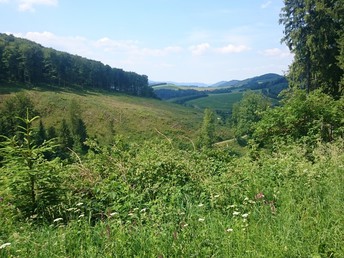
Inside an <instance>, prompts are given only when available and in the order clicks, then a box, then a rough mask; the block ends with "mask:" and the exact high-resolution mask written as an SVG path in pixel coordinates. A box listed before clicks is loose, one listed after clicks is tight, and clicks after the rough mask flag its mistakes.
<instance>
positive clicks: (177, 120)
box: [0, 88, 203, 139]
mask: <svg viewBox="0 0 344 258" xmlns="http://www.w3.org/2000/svg"><path fill="white" fill-rule="evenodd" d="M18 91H19V90H18V89H16V90H14V91H12V93H10V92H9V91H8V90H7V91H5V90H4V88H2V91H0V93H2V94H0V104H1V102H3V101H4V99H5V98H6V97H8V96H10V95H11V94H14V93H13V92H18ZM22 91H24V92H26V93H27V94H28V95H29V96H30V98H31V99H32V101H33V102H34V104H35V106H36V108H37V109H38V111H39V113H40V116H41V118H42V119H43V122H44V123H45V125H46V126H51V125H53V126H58V124H59V123H60V121H61V120H62V119H63V118H66V119H68V114H69V106H70V103H71V101H72V100H75V101H76V102H77V103H78V104H79V106H80V109H81V116H82V118H83V119H84V121H85V123H86V125H87V128H88V132H89V134H90V135H95V134H97V135H100V136H102V135H104V134H106V133H108V131H109V129H107V128H109V126H108V125H109V121H111V120H112V121H113V125H114V129H115V132H116V133H118V134H123V135H126V136H130V137H132V138H134V139H142V138H143V139H147V138H149V137H152V136H153V137H154V136H159V137H162V136H161V135H160V134H159V133H158V132H157V130H158V131H159V132H161V133H163V134H166V135H167V136H173V135H175V136H180V135H187V136H188V137H191V138H193V137H194V136H195V134H196V131H197V129H198V127H199V126H200V123H201V122H202V117H203V113H202V112H200V111H198V110H195V109H192V108H186V107H183V106H180V105H177V104H171V103H166V102H163V101H159V100H154V99H147V98H138V97H133V96H127V95H122V94H110V93H98V92H89V91H83V92H70V91H49V90H38V89H36V90H22Z"/></svg>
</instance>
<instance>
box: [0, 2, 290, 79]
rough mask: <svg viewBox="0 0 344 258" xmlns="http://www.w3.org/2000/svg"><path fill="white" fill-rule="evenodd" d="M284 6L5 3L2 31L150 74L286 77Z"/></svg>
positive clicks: (169, 76)
mask: <svg viewBox="0 0 344 258" xmlns="http://www.w3.org/2000/svg"><path fill="white" fill-rule="evenodd" d="M282 7H283V0H270V1H269V0H239V1H238V0H131V1H130V0H0V32H2V33H11V34H13V35H15V36H19V37H23V38H27V39H30V40H33V41H36V42H38V43H40V44H42V45H43V46H46V47H53V48H55V49H58V50H61V51H67V52H69V53H72V54H78V55H80V56H84V57H87V58H90V59H95V60H99V61H101V62H103V63H104V64H109V65H110V66H112V67H117V68H122V69H124V70H126V71H134V72H137V73H139V74H146V75H147V76H148V77H149V79H150V80H154V81H177V82H204V83H216V82H218V81H222V80H232V79H246V78H249V77H253V76H257V75H262V74H264V73H270V72H273V73H278V74H283V73H285V72H287V70H288V66H289V65H290V64H291V61H292V58H293V56H292V55H291V54H290V52H289V50H288V49H287V48H286V46H285V45H283V44H281V43H280V40H281V38H282V36H283V27H282V26H281V25H279V24H278V18H279V13H280V10H281V8H282Z"/></svg>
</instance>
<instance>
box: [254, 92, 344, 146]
mask: <svg viewBox="0 0 344 258" xmlns="http://www.w3.org/2000/svg"><path fill="white" fill-rule="evenodd" d="M343 111H344V106H343V98H342V99H341V100H334V99H333V98H331V97H330V96H328V95H326V94H324V93H322V92H321V91H319V90H317V91H314V92H311V93H310V94H309V95H307V94H306V92H304V91H302V90H295V91H292V92H290V93H289V95H288V96H287V97H286V98H285V99H284V103H283V106H280V107H276V108H273V109H269V110H268V111H266V112H265V113H264V114H263V117H262V120H261V121H260V122H258V124H257V125H256V127H255V131H254V138H255V139H256V141H258V142H259V143H260V144H264V145H269V144H271V143H273V142H274V140H277V139H279V140H284V141H287V140H292V141H301V142H304V143H307V144H308V145H314V144H316V143H317V141H325V142H329V141H333V140H334V139H338V138H339V137H343V136H344V135H343V133H344V131H343V128H344V112H343Z"/></svg>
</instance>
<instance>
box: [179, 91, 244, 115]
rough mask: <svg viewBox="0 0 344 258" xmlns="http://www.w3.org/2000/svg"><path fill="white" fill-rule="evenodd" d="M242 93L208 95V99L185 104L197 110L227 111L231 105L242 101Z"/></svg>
mask: <svg viewBox="0 0 344 258" xmlns="http://www.w3.org/2000/svg"><path fill="white" fill-rule="evenodd" d="M242 95H243V93H242V92H234V93H222V94H210V95H209V96H208V97H205V98H199V99H194V100H190V101H187V102H186V103H185V104H187V105H190V106H193V107H195V108H198V109H205V108H210V109H213V110H221V111H229V110H231V109H232V107H233V104H234V103H236V102H239V101H240V100H241V99H242Z"/></svg>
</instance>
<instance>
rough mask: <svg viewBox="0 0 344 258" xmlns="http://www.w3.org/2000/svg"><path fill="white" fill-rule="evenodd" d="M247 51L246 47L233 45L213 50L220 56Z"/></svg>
mask: <svg viewBox="0 0 344 258" xmlns="http://www.w3.org/2000/svg"><path fill="white" fill-rule="evenodd" d="M248 50H250V48H249V47H248V46H246V45H233V44H228V45H227V46H224V47H221V48H217V49H215V51H216V52H218V53H221V54H231V53H241V52H244V51H248Z"/></svg>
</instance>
